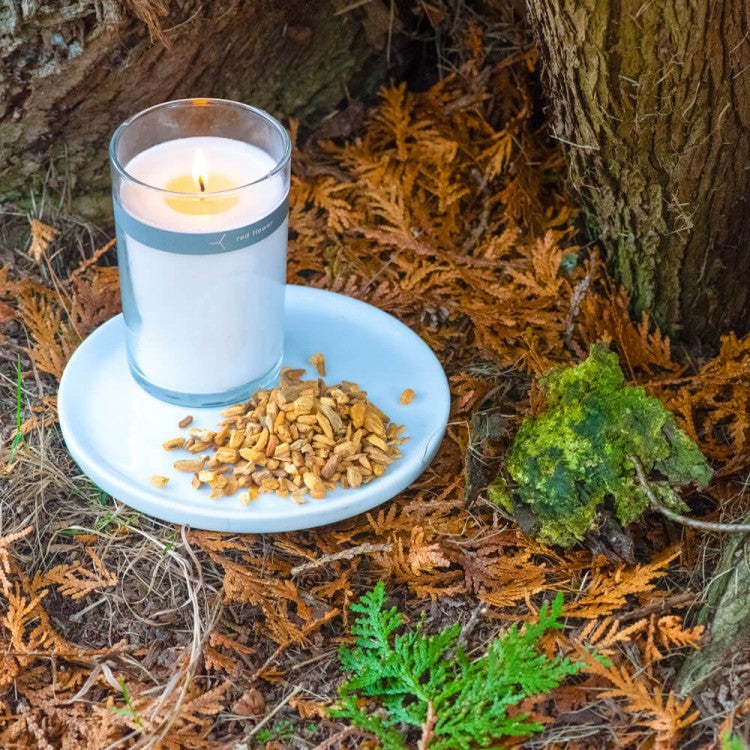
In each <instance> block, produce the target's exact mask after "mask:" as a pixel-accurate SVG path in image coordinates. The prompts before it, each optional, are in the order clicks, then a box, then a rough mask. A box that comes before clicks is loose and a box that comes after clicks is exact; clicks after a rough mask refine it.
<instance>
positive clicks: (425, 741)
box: [417, 701, 437, 750]
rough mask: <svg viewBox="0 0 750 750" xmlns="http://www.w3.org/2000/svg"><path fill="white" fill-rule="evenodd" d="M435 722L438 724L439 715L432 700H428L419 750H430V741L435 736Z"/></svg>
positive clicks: (418, 744) (418, 745)
mask: <svg viewBox="0 0 750 750" xmlns="http://www.w3.org/2000/svg"><path fill="white" fill-rule="evenodd" d="M435 724H437V715H436V714H435V709H433V707H432V701H428V702H427V717H426V718H425V720H424V724H422V736H421V737H420V739H419V742H418V743H417V750H428V748H429V747H430V742H432V739H433V738H434V736H435Z"/></svg>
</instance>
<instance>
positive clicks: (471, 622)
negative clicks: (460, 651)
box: [458, 602, 487, 646]
mask: <svg viewBox="0 0 750 750" xmlns="http://www.w3.org/2000/svg"><path fill="white" fill-rule="evenodd" d="M485 614H487V605H486V604H485V603H484V602H482V603H481V604H479V605H478V606H477V607H475V608H474V611H473V612H472V613H471V617H469V619H468V620H467V622H466V625H464V626H463V627H462V628H461V634H460V635H459V636H458V643H459V644H460V645H462V646H468V641H469V636H470V635H471V631H472V630H474V628H475V627H476V626H477V623H478V622H479V619H480V618H481V617H482V615H485Z"/></svg>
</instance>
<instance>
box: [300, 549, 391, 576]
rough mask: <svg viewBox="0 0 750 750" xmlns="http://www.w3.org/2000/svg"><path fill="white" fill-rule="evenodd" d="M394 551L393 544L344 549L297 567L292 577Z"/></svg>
mask: <svg viewBox="0 0 750 750" xmlns="http://www.w3.org/2000/svg"><path fill="white" fill-rule="evenodd" d="M392 550H393V545H392V544H360V545H359V546H358V547H349V549H343V550H341V552H334V553H333V554H332V555H323V557H319V558H318V559H317V560H313V561H312V562H309V563H304V564H303V565H297V567H296V568H292V570H291V574H292V576H297V575H299V574H300V573H306V572H307V571H308V570H315V568H319V567H321V566H322V565H325V564H326V563H329V562H333V561H334V560H351V559H352V558H353V557H357V556H358V555H364V554H367V553H368V552H391V551H392Z"/></svg>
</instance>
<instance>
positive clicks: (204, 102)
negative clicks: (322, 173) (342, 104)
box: [109, 97, 292, 199]
mask: <svg viewBox="0 0 750 750" xmlns="http://www.w3.org/2000/svg"><path fill="white" fill-rule="evenodd" d="M194 102H201V104H200V105H195V104H193V106H202V107H203V106H211V105H227V104H228V105H231V106H233V107H239V108H241V109H244V110H247V111H248V112H252V113H253V114H255V115H258V116H260V117H262V118H263V119H264V120H266V121H268V122H269V123H270V124H271V125H272V126H273V127H274V129H275V130H276V131H277V132H278V133H279V135H280V136H281V142H282V144H283V149H284V150H283V153H282V155H281V158H280V159H279V160H278V161H277V163H276V165H275V166H274V168H273V169H271V170H270V171H268V172H266V174H264V175H263V176H262V177H258V178H257V179H255V180H252V181H250V182H246V183H243V184H242V185H238V186H237V187H233V188H228V189H226V190H215V191H211V192H209V193H203V194H201V193H198V192H181V191H178V190H167V189H166V188H163V187H159V186H158V185H151V184H150V183H148V182H144V181H143V180H139V179H138V178H137V177H134V176H133V175H132V174H130V172H128V171H127V169H126V168H125V167H124V166H123V165H122V164H121V162H120V160H119V159H118V158H117V153H116V146H117V143H118V141H119V139H120V138H121V137H122V134H123V133H124V132H125V130H126V129H127V127H128V126H129V125H131V124H132V123H134V122H135V121H136V120H138V119H139V118H140V117H143V116H145V115H147V114H148V113H149V112H153V111H154V110H155V109H162V108H168V107H178V106H182V105H185V104H188V103H194ZM187 137H192V136H187ZM196 137H200V136H196ZM219 137H221V136H219ZM173 140H177V139H173ZM163 143H169V141H163ZM269 156H270V154H269ZM291 156H292V139H291V138H290V137H289V133H288V132H287V130H286V128H285V127H284V126H283V125H282V124H281V123H280V122H279V121H278V120H277V119H276V118H275V117H274V116H273V115H271V114H269V113H268V112H266V111H265V110H264V109H260V107H253V106H252V105H251V104H245V103H244V102H238V101H234V100H232V99H217V98H213V97H209V98H204V97H192V98H190V97H189V98H186V99H171V100H170V101H168V102H161V103H159V104H154V105H153V106H151V107H147V108H146V109H142V110H141V111H140V112H136V113H135V114H134V115H131V116H130V117H128V118H127V119H126V120H124V121H123V122H122V123H120V125H119V126H118V127H117V129H116V130H115V132H114V133H113V134H112V137H111V138H110V140H109V159H110V163H111V164H112V166H113V167H114V168H115V170H116V171H117V173H118V174H119V175H120V176H121V177H122V178H123V179H125V180H127V181H128V182H133V183H135V184H137V185H142V186H143V187H145V188H148V189H149V190H156V191H158V192H160V193H164V194H165V195H173V196H179V197H191V198H194V197H201V198H203V199H206V198H208V197H209V196H210V197H212V198H213V197H215V196H216V197H220V196H227V195H232V194H234V193H237V192H239V191H241V190H245V189H246V188H248V187H250V186H251V185H257V184H259V183H261V182H265V181H266V180H268V179H270V178H271V177H273V176H274V175H276V174H278V173H279V172H281V171H282V170H283V169H284V168H285V167H286V165H287V164H288V163H289V160H290V159H291Z"/></svg>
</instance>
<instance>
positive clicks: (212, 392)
mask: <svg viewBox="0 0 750 750" xmlns="http://www.w3.org/2000/svg"><path fill="white" fill-rule="evenodd" d="M291 151H292V145H291V141H290V138H289V135H288V134H287V132H286V130H285V129H284V128H283V127H282V125H281V124H280V123H279V122H278V121H277V120H275V119H274V118H273V117H271V116H270V115H269V114H267V113H266V112H263V111H262V110H260V109H256V108H255V107H250V106H248V105H246V104H240V103H238V102H231V101H225V100H222V99H182V100H179V101H173V102H167V103H165V104H159V105H157V106H155V107H151V108H150V109H146V110H144V111H143V112H140V113H138V114H136V115H134V116H133V117H131V118H130V119H128V120H126V121H125V122H124V123H123V124H122V125H120V127H119V128H118V129H117V130H116V131H115V133H114V135H113V136H112V140H111V142H110V149H109V154H110V165H111V169H112V198H113V203H114V213H115V228H116V232H117V257H118V264H119V267H120V285H121V293H122V309H123V316H124V318H125V326H126V331H127V333H126V348H127V357H128V364H129V366H130V370H131V372H132V374H133V377H134V378H135V379H136V380H137V381H138V383H140V384H141V386H142V387H143V388H145V389H146V390H147V391H148V392H149V393H151V394H153V395H154V396H156V397H157V398H160V399H162V400H164V401H170V402H172V403H177V404H183V405H186V406H217V405H223V404H228V403H232V402H236V401H240V400H242V399H244V398H247V396H248V395H249V394H250V393H252V392H253V391H254V390H257V389H258V388H262V387H264V386H266V385H268V384H270V383H271V382H272V381H273V380H275V378H276V377H277V376H278V374H279V370H280V367H281V357H282V350H283V343H284V342H283V339H284V327H283V325H284V286H285V283H286V248H287V234H288V221H287V217H288V194H289V173H290V157H291Z"/></svg>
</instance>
